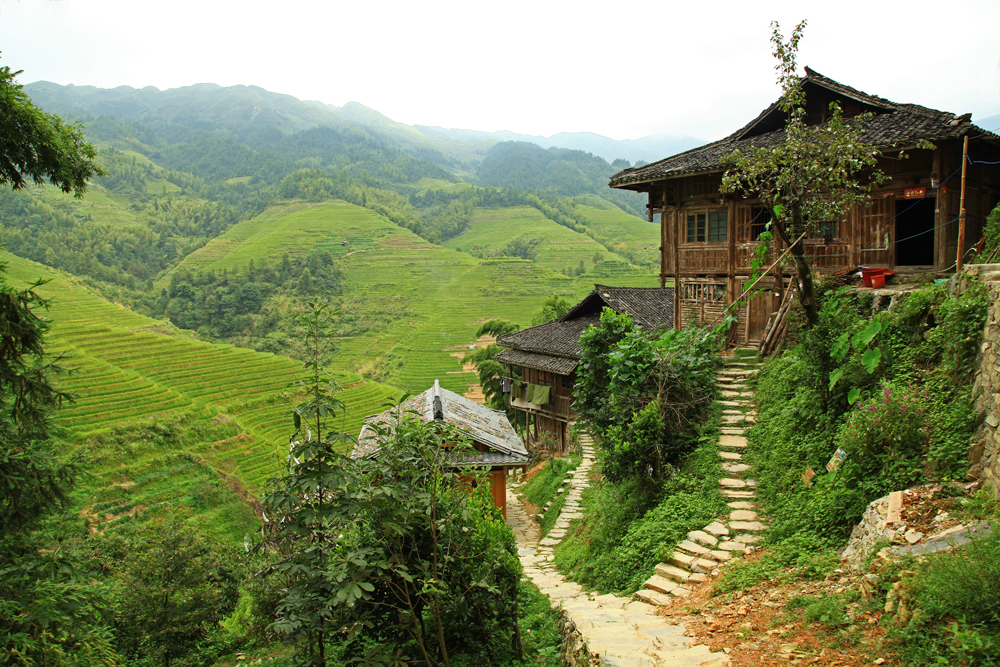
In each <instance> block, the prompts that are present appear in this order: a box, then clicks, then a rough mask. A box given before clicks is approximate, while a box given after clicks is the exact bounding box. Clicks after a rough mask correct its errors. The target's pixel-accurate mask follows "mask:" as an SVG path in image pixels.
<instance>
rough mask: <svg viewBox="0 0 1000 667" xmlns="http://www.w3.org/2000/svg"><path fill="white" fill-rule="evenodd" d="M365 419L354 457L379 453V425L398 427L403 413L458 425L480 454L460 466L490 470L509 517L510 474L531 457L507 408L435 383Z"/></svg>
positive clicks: (463, 460)
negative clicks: (493, 406)
mask: <svg viewBox="0 0 1000 667" xmlns="http://www.w3.org/2000/svg"><path fill="white" fill-rule="evenodd" d="M400 408H401V409H397V408H392V409H391V410H386V411H385V412H383V413H381V414H377V415H372V416H371V417H367V418H366V419H365V423H364V425H363V426H362V427H361V433H360V434H359V435H358V444H357V446H355V448H354V451H353V452H352V453H351V456H353V457H354V458H362V457H367V456H377V455H378V447H379V441H378V438H377V437H376V432H375V427H376V426H382V427H386V426H387V427H389V428H390V429H392V428H394V426H395V424H396V423H397V419H398V417H399V415H400V414H403V415H404V416H405V415H408V414H409V415H416V416H417V417H418V418H419V419H422V420H423V421H425V422H427V423H433V422H447V423H449V424H454V425H455V426H457V427H458V429H459V430H460V431H462V432H463V433H465V434H466V435H468V436H469V438H471V439H472V444H473V447H474V448H475V450H476V454H475V455H472V456H467V457H464V458H461V459H457V458H456V460H455V463H454V465H455V467H456V468H471V469H480V470H482V469H485V470H487V471H489V480H490V492H491V493H492V495H493V502H494V504H496V506H497V507H499V508H500V509H501V510H502V511H503V515H504V518H506V517H507V474H508V471H509V470H511V469H513V468H521V469H527V466H528V463H529V462H530V461H531V456H530V455H529V454H528V450H526V449H525V448H524V443H522V442H521V439H520V438H519V437H518V436H517V433H515V432H514V429H513V427H511V425H510V422H509V421H508V420H507V415H506V414H505V413H504V411H503V410H492V409H490V408H487V407H485V406H483V405H480V404H478V403H476V402H475V401H471V400H469V399H467V398H465V397H464V396H460V395H458V394H456V393H455V392H453V391H448V390H447V389H444V388H443V387H441V385H440V384H439V383H438V381H437V380H434V386H433V387H431V388H430V389H428V390H427V391H424V392H421V393H419V394H417V395H416V396H411V397H410V398H408V399H407V400H406V401H404V402H403V404H402V405H401V406H400Z"/></svg>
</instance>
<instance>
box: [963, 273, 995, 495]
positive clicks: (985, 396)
mask: <svg viewBox="0 0 1000 667" xmlns="http://www.w3.org/2000/svg"><path fill="white" fill-rule="evenodd" d="M965 273H967V274H968V275H978V276H979V277H980V278H982V280H983V282H984V283H985V284H986V286H987V288H988V289H989V291H990V306H989V312H988V313H987V316H986V330H985V332H984V335H983V344H982V347H981V348H980V353H979V373H978V375H977V376H976V384H975V387H974V391H973V394H974V395H975V396H977V397H978V398H977V403H976V408H977V409H978V410H979V411H980V412H981V413H982V414H983V425H982V427H981V429H980V431H979V440H978V442H977V443H976V444H974V445H973V447H972V449H971V451H970V452H969V465H970V468H969V478H970V479H982V480H983V481H984V482H985V483H986V485H987V486H989V487H990V488H991V489H993V494H994V495H995V496H997V497H1000V430H998V426H1000V264H973V265H970V266H968V267H966V270H965Z"/></svg>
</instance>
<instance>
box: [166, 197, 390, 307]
mask: <svg viewBox="0 0 1000 667" xmlns="http://www.w3.org/2000/svg"><path fill="white" fill-rule="evenodd" d="M397 230H399V227H397V226H396V225H394V224H393V223H392V222H389V221H388V220H386V219H385V218H382V217H381V216H379V215H378V214H376V213H374V212H372V211H369V210H368V209H365V208H362V207H360V206H354V205H352V204H348V203H347V202H343V201H327V202H323V203H319V204H307V203H303V202H295V203H286V204H279V205H275V206H271V207H270V208H268V209H267V210H266V211H264V212H263V213H261V214H260V215H259V216H257V217H256V218H253V219H252V220H246V221H244V222H241V223H239V224H238V225H235V226H233V227H232V228H230V229H229V230H228V231H226V233H225V234H222V235H221V236H219V237H217V238H214V239H212V240H211V241H209V242H208V243H207V244H206V245H205V246H204V247H202V248H199V249H198V250H196V251H194V252H193V253H191V254H190V255H188V256H187V257H186V258H185V259H184V261H183V262H182V263H181V264H180V265H179V266H178V268H184V269H187V270H189V271H191V272H197V271H203V270H207V269H213V270H215V271H221V270H222V269H229V270H230V271H231V270H233V269H234V268H240V269H242V268H245V267H246V266H247V265H248V264H249V263H250V260H251V259H253V260H254V261H255V262H257V263H260V261H261V260H262V259H264V260H266V261H267V262H268V263H271V264H274V263H277V262H280V261H281V257H282V255H284V254H285V253H286V252H287V253H288V254H289V255H290V256H293V257H294V256H296V255H298V254H305V253H308V252H309V251H310V250H312V248H313V247H314V246H319V247H321V248H325V249H327V250H329V251H330V252H331V253H333V255H334V256H344V255H346V254H348V253H351V252H356V251H363V250H366V249H368V248H370V247H371V246H372V244H373V243H374V242H375V240H377V239H379V238H381V237H384V236H386V235H388V234H391V233H393V232H394V231H397ZM343 241H347V243H348V245H347V246H343V245H342V242H343ZM169 283H170V274H169V273H168V274H167V275H165V276H163V277H162V278H161V279H160V280H159V281H157V283H156V286H157V287H158V288H159V287H163V286H165V285H167V284H169Z"/></svg>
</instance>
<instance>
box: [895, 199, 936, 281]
mask: <svg viewBox="0 0 1000 667" xmlns="http://www.w3.org/2000/svg"><path fill="white" fill-rule="evenodd" d="M936 204H937V198H936V197H925V198H923V199H897V200H896V266H934V209H935V208H936Z"/></svg>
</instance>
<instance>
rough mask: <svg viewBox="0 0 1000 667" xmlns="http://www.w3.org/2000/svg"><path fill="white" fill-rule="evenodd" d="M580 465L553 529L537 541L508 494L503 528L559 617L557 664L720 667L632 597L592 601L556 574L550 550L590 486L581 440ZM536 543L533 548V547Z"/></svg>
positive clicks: (586, 447) (720, 659)
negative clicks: (512, 537)
mask: <svg viewBox="0 0 1000 667" xmlns="http://www.w3.org/2000/svg"><path fill="white" fill-rule="evenodd" d="M580 441H581V445H582V446H583V461H582V462H581V464H580V466H579V467H578V468H577V469H576V470H575V471H571V472H570V473H569V474H568V475H567V478H566V482H565V489H566V491H565V492H566V493H567V498H566V504H565V505H563V508H562V511H561V512H560V513H559V518H558V519H557V520H556V523H555V526H554V527H553V528H552V530H550V531H549V533H548V534H547V535H546V536H545V537H544V538H543V539H542V540H541V541H540V542H537V540H538V529H537V524H536V527H535V528H534V529H532V528H531V527H530V526H529V523H534V521H533V519H531V518H530V517H528V516H527V515H526V514H525V513H524V509H523V506H522V505H521V503H520V501H519V500H518V499H517V497H516V495H514V493H513V492H512V491H511V490H510V489H508V491H507V522H508V523H509V524H510V525H511V527H512V528H514V533H515V536H516V537H517V543H518V547H519V549H518V554H519V556H520V560H521V564H522V566H523V567H524V574H525V575H526V576H527V577H528V578H529V579H531V581H532V582H533V583H534V584H535V585H536V586H537V587H538V589H539V590H540V591H541V592H542V593H544V594H545V595H547V596H548V597H549V600H550V601H551V604H552V606H553V607H555V608H558V609H561V611H562V628H561V632H562V645H561V647H560V649H561V654H562V664H570V665H578V666H582V665H588V666H589V665H601V667H688V666H690V667H696V666H697V667H724V666H725V665H727V664H728V662H729V656H727V655H726V654H725V653H714V652H712V650H711V649H710V648H709V647H708V646H705V645H703V644H697V642H696V640H695V639H693V638H692V637H688V636H686V634H685V633H686V631H685V628H684V626H683V625H672V624H671V623H670V622H669V619H667V618H664V617H662V616H659V615H658V614H657V607H656V606H655V605H652V604H647V603H645V602H642V601H640V600H635V599H632V598H631V597H619V596H616V595H613V594H610V593H609V594H606V595H596V594H594V593H589V592H587V591H584V590H583V587H582V586H581V585H580V584H578V583H576V582H572V581H567V580H566V578H565V577H564V576H563V575H562V574H561V573H560V572H559V570H558V569H556V567H555V564H554V563H553V562H552V561H553V558H554V556H553V550H554V548H555V547H556V546H558V545H559V544H560V543H561V542H562V540H563V539H564V538H565V536H566V533H567V531H568V530H569V529H570V523H571V522H572V521H573V520H574V519H579V518H581V517H582V516H583V511H582V508H581V507H580V504H579V503H580V495H581V494H582V493H583V490H584V489H586V488H587V487H588V486H589V485H590V469H591V466H592V465H593V461H594V443H593V440H592V439H591V437H590V435H589V434H586V433H583V434H581V437H580ZM536 542H537V544H536Z"/></svg>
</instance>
